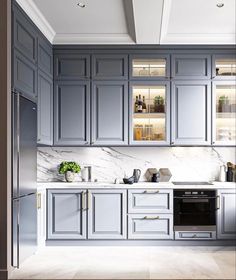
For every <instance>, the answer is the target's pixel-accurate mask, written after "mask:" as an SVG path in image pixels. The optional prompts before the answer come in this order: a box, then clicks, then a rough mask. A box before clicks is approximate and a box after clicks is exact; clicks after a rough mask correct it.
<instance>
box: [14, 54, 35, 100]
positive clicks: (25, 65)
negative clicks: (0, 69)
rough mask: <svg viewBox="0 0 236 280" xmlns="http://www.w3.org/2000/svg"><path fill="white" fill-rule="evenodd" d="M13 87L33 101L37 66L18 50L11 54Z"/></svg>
mask: <svg viewBox="0 0 236 280" xmlns="http://www.w3.org/2000/svg"><path fill="white" fill-rule="evenodd" d="M13 68H14V69H13V89H14V90H17V91H19V92H21V93H22V95H24V96H26V97H27V98H29V99H31V100H33V101H35V100H36V98H37V67H36V66H35V65H34V64H33V63H32V62H30V61H29V60H28V59H26V58H25V57H24V56H23V55H22V54H21V53H20V52H18V51H17V50H14V54H13Z"/></svg>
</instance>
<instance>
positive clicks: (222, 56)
mask: <svg viewBox="0 0 236 280" xmlns="http://www.w3.org/2000/svg"><path fill="white" fill-rule="evenodd" d="M217 59H235V60H236V55H235V53H232V54H215V55H213V56H212V79H214V80H233V81H235V80H236V76H227V75H225V76H220V75H219V76H217V75H216V60H217Z"/></svg>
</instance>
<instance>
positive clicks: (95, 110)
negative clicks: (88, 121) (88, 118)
mask: <svg viewBox="0 0 236 280" xmlns="http://www.w3.org/2000/svg"><path fill="white" fill-rule="evenodd" d="M92 132H93V134H92V144H95V145H124V144H128V89H127V83H126V82H119V81H117V82H109V81H106V82H103V81H98V82H94V84H93V99H92Z"/></svg>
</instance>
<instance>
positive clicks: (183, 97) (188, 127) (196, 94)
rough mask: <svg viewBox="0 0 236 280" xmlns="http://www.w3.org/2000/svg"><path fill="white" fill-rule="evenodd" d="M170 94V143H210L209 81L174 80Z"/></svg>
mask: <svg viewBox="0 0 236 280" xmlns="http://www.w3.org/2000/svg"><path fill="white" fill-rule="evenodd" d="M172 94H173V96H172V97H173V98H172V144H175V145H206V144H210V142H211V123H210V122H211V93H210V83H209V82H199V81H190V82H174V83H173V87H172Z"/></svg>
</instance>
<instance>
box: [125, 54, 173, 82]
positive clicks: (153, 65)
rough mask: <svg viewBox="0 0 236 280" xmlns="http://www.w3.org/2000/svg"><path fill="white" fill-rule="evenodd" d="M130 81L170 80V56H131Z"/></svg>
mask: <svg viewBox="0 0 236 280" xmlns="http://www.w3.org/2000/svg"><path fill="white" fill-rule="evenodd" d="M129 76H130V79H134V80H137V79H139V80H140V79H141V80H143V79H145V80H147V79H148V80H157V79H159V80H161V79H165V78H170V58H169V56H168V55H161V56H160V55H131V56H130V73H129Z"/></svg>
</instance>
